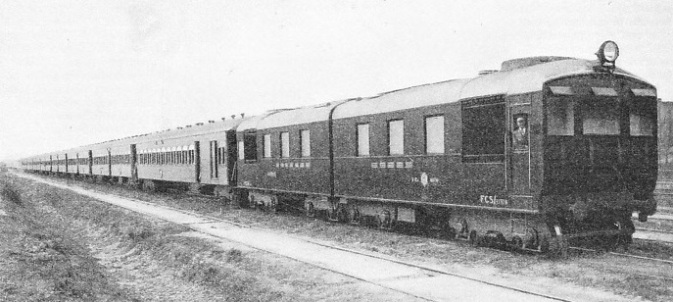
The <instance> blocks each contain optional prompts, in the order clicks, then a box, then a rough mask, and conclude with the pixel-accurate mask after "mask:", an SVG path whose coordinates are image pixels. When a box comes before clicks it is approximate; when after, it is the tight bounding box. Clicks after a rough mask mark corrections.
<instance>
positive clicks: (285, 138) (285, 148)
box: [278, 131, 290, 158]
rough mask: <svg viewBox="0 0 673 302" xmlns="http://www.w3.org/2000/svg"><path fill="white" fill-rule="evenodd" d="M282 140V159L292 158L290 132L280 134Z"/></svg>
mask: <svg viewBox="0 0 673 302" xmlns="http://www.w3.org/2000/svg"><path fill="white" fill-rule="evenodd" d="M278 137H279V138H280V140H279V142H278V144H279V147H280V154H279V155H280V158H290V132H289V131H281V132H280V133H279V134H278Z"/></svg>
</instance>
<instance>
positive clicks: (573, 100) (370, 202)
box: [238, 42, 657, 250]
mask: <svg viewBox="0 0 673 302" xmlns="http://www.w3.org/2000/svg"><path fill="white" fill-rule="evenodd" d="M617 55H618V48H617V46H616V44H614V43H613V42H606V43H604V44H603V45H602V46H601V48H600V50H599V53H598V56H599V59H598V60H595V61H590V60H581V59H574V58H567V57H533V58H524V59H516V60H511V61H507V62H504V63H503V64H502V68H501V69H500V70H499V71H486V72H482V73H481V74H480V76H478V77H476V78H472V79H462V80H451V81H445V82H440V83H434V84H428V85H421V86H416V87H411V88H406V89H401V90H397V91H392V92H388V93H384V94H381V95H379V96H376V97H370V98H357V99H350V100H346V101H341V102H332V103H327V104H324V105H321V106H316V107H306V108H299V109H292V110H283V111H278V112H271V113H268V114H266V115H263V116H260V117H257V118H256V119H251V120H249V121H248V122H246V123H244V124H241V126H240V127H239V130H238V141H239V158H238V159H239V161H238V164H239V166H238V174H239V186H238V188H239V189H241V190H243V193H244V194H242V195H241V196H245V195H246V194H247V195H249V196H251V198H250V200H252V201H255V200H256V201H257V202H256V203H258V204H260V205H261V204H271V205H273V204H275V203H277V202H278V199H279V198H281V199H286V200H288V201H296V200H300V201H301V202H302V203H303V206H304V207H305V208H306V210H307V213H309V215H313V214H314V211H316V210H324V211H326V212H327V214H328V217H330V218H331V219H334V220H342V221H348V222H351V223H359V222H360V221H361V219H363V218H374V219H375V221H376V222H377V223H378V224H379V226H380V227H382V228H390V227H392V226H393V225H395V224H396V223H420V224H421V225H423V226H425V227H427V228H428V229H429V230H435V231H440V232H442V233H444V234H445V235H446V236H449V237H457V238H465V239H469V240H471V241H473V242H475V243H479V242H481V241H482V239H490V240H495V241H499V242H508V243H510V244H514V245H516V246H518V247H521V248H527V249H528V248H530V249H537V250H541V249H542V250H544V249H547V248H548V246H549V245H550V244H553V245H555V247H559V246H561V245H564V244H566V243H567V242H566V239H581V238H585V237H591V238H593V237H596V236H599V237H605V238H608V239H611V240H612V239H614V240H616V242H619V243H628V242H630V238H631V234H632V233H633V231H634V228H633V224H632V223H631V220H630V215H631V213H632V212H633V211H637V212H639V214H640V217H641V219H646V218H647V215H651V214H652V213H653V212H654V211H655V209H656V203H655V202H654V199H653V198H652V191H653V189H654V185H655V182H656V174H657V141H656V135H657V129H656V120H657V111H656V110H657V103H656V90H655V88H654V87H653V86H652V85H650V84H648V83H647V82H645V81H644V80H642V79H640V78H638V77H636V76H634V75H632V74H630V73H628V72H626V71H624V70H622V69H619V68H616V67H615V61H616V58H617ZM564 235H565V236H564Z"/></svg>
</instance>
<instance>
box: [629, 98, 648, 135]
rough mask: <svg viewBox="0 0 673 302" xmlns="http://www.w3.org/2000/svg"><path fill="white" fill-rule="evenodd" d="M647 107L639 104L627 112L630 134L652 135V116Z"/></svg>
mask: <svg viewBox="0 0 673 302" xmlns="http://www.w3.org/2000/svg"><path fill="white" fill-rule="evenodd" d="M636 105H638V103H636ZM647 109H648V108H643V107H640V106H634V107H633V108H631V113H630V114H629V120H630V124H631V136H654V117H653V114H651V113H650V112H651V111H650V110H647Z"/></svg>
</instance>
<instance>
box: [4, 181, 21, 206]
mask: <svg viewBox="0 0 673 302" xmlns="http://www.w3.org/2000/svg"><path fill="white" fill-rule="evenodd" d="M0 195H2V199H3V200H6V201H9V202H11V203H13V204H15V205H17V206H21V205H22V202H21V193H19V191H18V190H17V189H16V188H14V186H13V185H12V184H9V183H4V184H3V185H2V192H0Z"/></svg>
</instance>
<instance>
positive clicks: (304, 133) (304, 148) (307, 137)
mask: <svg viewBox="0 0 673 302" xmlns="http://www.w3.org/2000/svg"><path fill="white" fill-rule="evenodd" d="M299 141H300V142H301V157H310V156H311V131H310V130H301V131H300V132H299Z"/></svg>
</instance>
